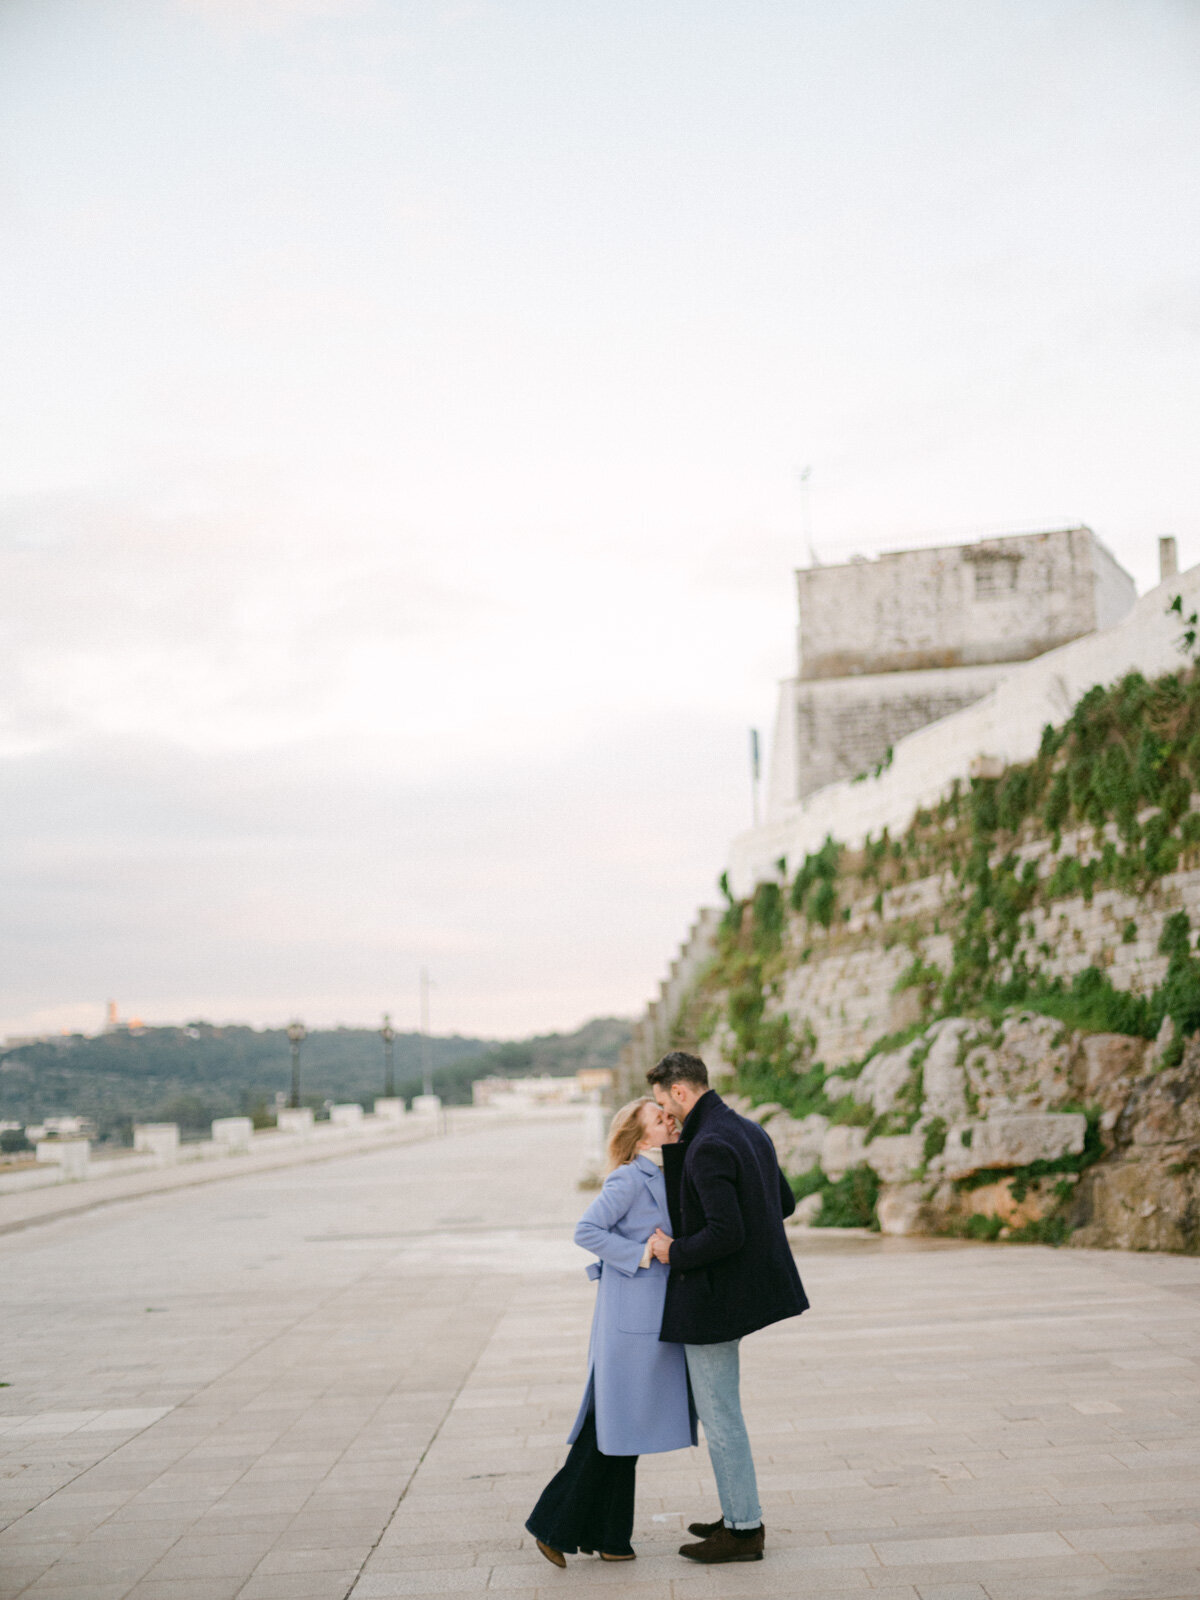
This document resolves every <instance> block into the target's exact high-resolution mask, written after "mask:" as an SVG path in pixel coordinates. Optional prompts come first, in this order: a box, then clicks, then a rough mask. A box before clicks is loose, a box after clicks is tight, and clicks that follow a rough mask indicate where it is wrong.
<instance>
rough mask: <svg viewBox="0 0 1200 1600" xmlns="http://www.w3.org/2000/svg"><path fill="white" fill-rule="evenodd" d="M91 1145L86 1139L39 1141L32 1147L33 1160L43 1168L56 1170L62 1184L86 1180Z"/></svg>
mask: <svg viewBox="0 0 1200 1600" xmlns="http://www.w3.org/2000/svg"><path fill="white" fill-rule="evenodd" d="M91 1148H92V1147H91V1143H90V1141H89V1140H87V1139H39V1140H38V1142H37V1144H36V1145H35V1146H34V1152H35V1158H36V1159H37V1160H38V1161H40V1162H41V1163H42V1164H43V1165H45V1166H55V1167H57V1168H58V1175H59V1177H60V1178H61V1179H62V1181H63V1182H64V1183H67V1182H69V1181H70V1180H71V1179H72V1178H86V1177H87V1170H88V1157H89V1153H90V1151H91Z"/></svg>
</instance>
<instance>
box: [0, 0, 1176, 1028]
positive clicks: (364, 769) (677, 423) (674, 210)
mask: <svg viewBox="0 0 1200 1600" xmlns="http://www.w3.org/2000/svg"><path fill="white" fill-rule="evenodd" d="M1198 180H1200V8H1198V7H1197V5H1196V4H1195V3H1194V0H1125V3H1117V0H1073V3H1066V0H673V3H664V0H602V3H601V0H588V3H584V0H495V3H489V0H447V3H444V4H440V3H435V0H427V3H424V4H422V3H401V0H374V3H372V0H3V4H0V205H2V210H3V236H2V237H0V297H2V304H3V326H2V330H0V441H2V442H0V805H2V808H3V834H2V837H0V872H2V874H3V932H2V935H0V1036H2V1035H4V1034H6V1033H10V1034H11V1033H23V1032H27V1031H40V1030H44V1029H52V1028H57V1027H60V1026H71V1027H83V1028H86V1029H92V1028H95V1027H97V1026H98V1025H99V1023H100V1021H101V1017H102V1008H103V1004H104V1001H105V1000H106V999H107V998H109V997H113V998H116V999H117V1000H118V1001H119V1003H120V1005H121V1009H122V1012H123V1013H125V1014H130V1013H133V1014H137V1015H140V1016H142V1017H144V1018H146V1019H147V1020H151V1021H175V1020H183V1019H185V1018H189V1017H195V1016H204V1017H209V1018H212V1019H214V1020H243V1021H251V1022H256V1023H267V1022H271V1023H277V1022H279V1021H281V1020H284V1019H286V1017H288V1016H290V1015H292V1014H293V1013H299V1014H301V1015H302V1016H304V1018H305V1019H306V1020H307V1021H308V1022H309V1023H310V1025H314V1024H325V1023H332V1022H336V1021H345V1022H353V1023H364V1022H366V1023H369V1022H374V1021H376V1020H377V1018H378V1014H379V1013H380V1011H382V1010H383V1009H384V1008H385V1007H386V1008H390V1009H391V1010H392V1012H393V1013H394V1015H395V1017H396V1019H397V1021H398V1023H399V1024H400V1025H401V1026H405V1027H407V1026H411V1025H412V1024H413V1023H414V1022H415V1019H416V1004H417V1000H416V996H417V974H418V970H419V968H420V966H421V965H422V964H426V965H428V967H429V969H430V971H431V973H432V976H433V979H434V982H435V984H436V987H435V989H434V991H433V1024H434V1027H435V1029H437V1030H438V1031H448V1030H451V1029H458V1030H461V1031H465V1032H483V1033H488V1034H496V1035H505V1034H517V1033H523V1032H531V1031H540V1030H546V1029H550V1028H557V1027H564V1028H565V1027H573V1026H574V1025H576V1024H577V1023H580V1022H582V1021H583V1020H585V1019H586V1018H587V1017H589V1016H591V1015H594V1014H597V1013H608V1012H616V1013H623V1014H633V1013H634V1012H635V1011H637V1010H638V1009H640V1007H641V1005H642V1004H643V1002H644V1001H645V999H646V998H647V997H648V996H649V994H650V993H651V992H652V990H653V988H654V986H655V984H656V983H657V980H658V978H659V977H660V975H661V974H662V972H663V970H664V969H665V967H666V964H667V962H668V961H669V959H670V957H671V955H672V953H673V950H674V947H675V946H676V944H677V943H678V941H679V940H680V939H681V938H682V936H683V935H684V933H685V931H686V928H687V925H688V923H689V921H690V920H691V917H692V915H693V913H694V911H695V909H696V907H697V905H698V904H699V903H701V902H702V901H707V900H711V899H712V898H713V894H714V881H715V878H716V876H717V874H718V873H719V871H720V869H721V866H722V864H723V860H724V855H725V849H726V846H727V843H728V840H729V838H730V836H731V835H732V834H733V833H734V832H735V831H737V830H738V829H740V828H741V827H743V826H745V825H746V823H747V822H748V820H749V812H750V793H749V783H748V777H747V770H746V768H747V760H746V743H747V738H746V729H747V728H748V726H750V725H751V724H757V725H759V726H761V727H763V728H764V730H765V729H766V728H768V727H769V726H770V721H771V717H772V714H773V705H774V685H775V682H776V680H777V679H778V678H779V677H781V676H783V675H784V674H786V673H787V672H788V671H789V670H791V666H792V661H793V648H794V645H793V639H794V613H795V602H794V592H793V583H792V577H791V573H792V569H793V568H794V567H796V566H797V565H800V564H801V563H802V562H804V561H805V560H806V559H807V557H806V550H805V541H804V538H803V537H802V533H801V525H802V510H801V500H800V492H799V490H798V487H797V481H796V479H797V472H798V469H800V468H803V467H810V468H811V478H810V480H809V481H810V491H809V499H810V505H809V510H810V516H811V530H812V544H813V546H814V548H815V551H816V555H817V556H818V558H820V559H821V560H824V561H839V560H846V559H848V558H849V557H850V556H851V555H852V554H854V553H859V552H861V553H864V554H871V553H873V552H877V551H880V550H884V549H889V548H895V547H897V546H904V545H906V544H910V543H927V542H932V541H938V540H954V539H958V538H960V537H969V536H972V535H976V534H978V533H980V532H997V531H1005V530H1012V531H1028V530H1030V529H1033V528H1038V527H1055V526H1064V525H1067V524H1074V523H1078V522H1086V523H1088V524H1089V525H1090V526H1092V527H1093V528H1094V529H1095V530H1096V531H1097V533H1098V534H1099V535H1100V537H1101V538H1102V539H1103V540H1105V542H1106V543H1107V544H1108V545H1109V547H1110V548H1111V549H1112V550H1113V551H1114V553H1115V554H1116V555H1117V556H1118V558H1119V559H1120V560H1122V561H1123V562H1124V563H1125V565H1126V566H1127V567H1128V568H1129V569H1130V570H1131V571H1132V572H1133V574H1134V575H1135V577H1136V578H1137V580H1138V584H1139V588H1143V589H1144V588H1145V587H1147V586H1148V585H1149V584H1150V583H1151V582H1153V581H1154V579H1155V572H1156V568H1155V557H1156V552H1155V541H1156V539H1157V536H1158V535H1159V534H1161V533H1167V532H1170V533H1175V534H1176V535H1177V536H1178V537H1179V540H1180V555H1181V559H1182V561H1183V563H1184V564H1186V565H1190V564H1192V563H1193V562H1194V561H1196V560H1197V559H1200V504H1198V501H1197V492H1196V466H1197V450H1196V441H1197V433H1198V424H1200V364H1198V361H1197V346H1198V334H1200V268H1198V262H1200V252H1198V245H1200V226H1198V223H1197V219H1198V218H1200V181H1198Z"/></svg>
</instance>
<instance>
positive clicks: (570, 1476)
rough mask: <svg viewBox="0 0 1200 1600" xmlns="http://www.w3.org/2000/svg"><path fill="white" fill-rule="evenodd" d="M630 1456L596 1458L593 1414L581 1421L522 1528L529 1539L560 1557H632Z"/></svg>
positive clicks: (634, 1460)
mask: <svg viewBox="0 0 1200 1600" xmlns="http://www.w3.org/2000/svg"><path fill="white" fill-rule="evenodd" d="M637 1459H638V1458H637V1457H636V1456H602V1455H601V1454H600V1451H599V1449H598V1447H597V1445H596V1413H595V1412H594V1411H589V1412H588V1414H587V1416H586V1417H585V1418H584V1423H583V1427H582V1428H581V1429H580V1430H579V1437H578V1438H577V1439H576V1440H575V1443H574V1444H573V1445H572V1446H571V1450H570V1454H569V1455H568V1456H567V1459H566V1461H565V1462H564V1463H563V1467H562V1470H561V1471H560V1472H556V1473H555V1474H554V1476H553V1477H552V1478H551V1479H550V1482H549V1483H548V1484H547V1485H546V1487H545V1488H544V1489H543V1490H542V1494H541V1499H540V1500H539V1501H538V1503H537V1505H536V1506H534V1508H533V1510H532V1511H531V1512H530V1513H529V1520H528V1521H527V1522H526V1524H525V1526H526V1527H527V1528H528V1529H529V1531H530V1533H531V1534H533V1536H534V1538H535V1539H540V1540H541V1541H542V1543H543V1544H548V1545H549V1546H550V1547H551V1549H553V1550H561V1551H562V1552H563V1553H564V1554H565V1555H575V1554H576V1552H577V1551H579V1550H596V1551H600V1552H602V1553H603V1554H605V1555H610V1556H627V1555H630V1554H632V1551H633V1545H632V1544H631V1543H630V1539H631V1537H632V1534H633V1494H634V1485H635V1480H636V1477H637Z"/></svg>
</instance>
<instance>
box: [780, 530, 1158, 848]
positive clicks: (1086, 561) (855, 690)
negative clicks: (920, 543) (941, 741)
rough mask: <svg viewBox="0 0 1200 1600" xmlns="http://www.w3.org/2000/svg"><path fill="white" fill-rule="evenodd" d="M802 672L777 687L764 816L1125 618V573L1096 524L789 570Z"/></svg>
mask: <svg viewBox="0 0 1200 1600" xmlns="http://www.w3.org/2000/svg"><path fill="white" fill-rule="evenodd" d="M796 584H797V591H798V599H799V610H800V618H799V631H798V637H797V670H796V676H795V677H794V678H789V679H787V680H785V682H784V683H783V684H782V685H781V686H780V696H779V709H778V714H777V718H776V726H775V736H774V740H773V748H772V762H771V772H770V786H769V790H768V798H767V821H768V822H769V821H771V820H772V819H773V818H775V817H778V816H780V815H781V814H783V813H784V812H786V811H787V809H788V808H789V807H791V806H794V805H795V804H796V802H797V801H799V800H802V799H803V798H804V797H805V796H806V795H809V794H812V793H813V792H814V791H815V790H817V789H823V788H824V787H825V786H826V785H827V784H830V783H836V782H838V781H839V780H840V779H847V778H855V777H858V776H860V775H864V774H867V773H870V772H872V771H874V770H875V769H877V768H879V767H881V766H883V765H886V763H887V761H888V752H889V750H890V749H891V748H892V746H894V745H895V744H896V742H897V741H898V740H900V739H902V738H904V737H905V735H906V734H910V733H914V732H915V731H916V730H917V729H918V728H922V727H924V726H925V725H926V724H927V723H930V722H935V721H937V720H938V719H939V718H941V717H945V716H949V715H950V714H951V713H953V712H955V711H960V710H962V708H963V707H964V706H969V705H971V704H973V703H974V702H975V701H976V700H980V699H982V698H983V696H984V695H985V694H987V693H988V692H989V691H990V690H991V689H993V688H995V686H996V685H997V684H998V683H999V682H1000V681H1001V680H1002V679H1003V678H1004V677H1006V676H1007V674H1008V672H1009V671H1010V670H1011V668H1012V665H1013V664H1014V663H1016V662H1020V661H1027V660H1029V659H1031V658H1032V657H1034V656H1039V655H1042V654H1044V653H1045V652H1046V651H1047V650H1053V649H1055V648H1056V647H1057V646H1059V645H1064V644H1069V643H1070V642H1071V640H1073V639H1078V638H1081V637H1082V636H1083V635H1084V634H1088V633H1092V632H1094V631H1095V630H1096V629H1099V628H1108V627H1111V626H1112V625H1113V624H1114V623H1116V622H1119V621H1120V620H1121V618H1122V617H1124V616H1125V615H1126V613H1127V612H1128V611H1129V610H1130V608H1131V607H1132V605H1133V603H1134V600H1135V599H1136V591H1135V588H1134V582H1133V579H1132V578H1131V577H1130V575H1129V573H1127V572H1126V571H1125V569H1124V568H1123V567H1121V566H1120V565H1119V564H1118V562H1117V561H1116V560H1115V559H1114V558H1113V556H1112V555H1110V554H1109V552H1108V551H1107V550H1106V549H1105V547H1104V546H1103V545H1102V544H1101V543H1100V541H1099V539H1097V538H1096V535H1095V534H1094V533H1093V532H1092V530H1091V529H1090V528H1086V527H1079V528H1063V529H1059V530H1057V531H1051V532H1047V533H1030V534H1015V535H1010V536H1006V537H1003V538H995V539H983V540H979V541H977V542H976V543H974V544H958V545H938V546H932V547H929V548H926V549H920V550H897V551H892V552H889V553H887V554H884V555H881V556H878V557H876V558H875V559H873V560H867V559H865V558H861V557H860V558H856V559H855V560H853V561H850V562H847V563H845V564H843V565H840V566H832V567H807V568H804V569H802V570H801V571H799V572H797V574H796Z"/></svg>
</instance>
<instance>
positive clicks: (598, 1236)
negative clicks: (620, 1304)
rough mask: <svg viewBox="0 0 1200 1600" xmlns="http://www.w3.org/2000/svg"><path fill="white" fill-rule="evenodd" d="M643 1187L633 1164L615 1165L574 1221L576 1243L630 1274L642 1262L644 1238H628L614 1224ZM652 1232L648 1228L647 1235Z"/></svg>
mask: <svg viewBox="0 0 1200 1600" xmlns="http://www.w3.org/2000/svg"><path fill="white" fill-rule="evenodd" d="M642 1188H643V1184H642V1179H641V1175H640V1174H639V1173H638V1171H637V1169H636V1168H635V1167H634V1166H632V1164H631V1165H629V1166H624V1167H618V1168H617V1169H616V1171H615V1172H610V1173H609V1175H608V1177H607V1178H605V1180H604V1187H603V1189H601V1191H600V1193H599V1194H598V1195H597V1196H596V1198H595V1199H594V1200H593V1201H592V1203H591V1205H590V1206H589V1207H588V1208H587V1210H586V1211H585V1212H584V1213H583V1215H582V1217H580V1219H579V1221H578V1222H577V1223H576V1225H575V1243H576V1244H577V1245H579V1246H580V1247H581V1248H582V1249H584V1250H590V1251H591V1253H592V1254H593V1255H594V1256H599V1257H600V1260H601V1261H603V1262H604V1264H605V1265H606V1266H609V1267H615V1268H616V1270H617V1271H618V1272H623V1273H624V1274H625V1276H626V1277H629V1278H632V1277H633V1275H634V1273H635V1272H636V1271H637V1270H638V1267H639V1266H640V1265H641V1260H642V1251H643V1250H644V1249H645V1247H646V1239H627V1238H626V1237H625V1235H624V1234H622V1233H618V1232H617V1231H616V1227H617V1224H618V1223H619V1222H620V1221H621V1219H622V1217H624V1216H625V1215H626V1213H627V1212H628V1210H629V1208H630V1206H631V1205H632V1204H633V1202H634V1199H635V1198H636V1196H637V1195H638V1193H639V1191H640V1190H641V1189H642ZM652 1232H653V1229H650V1230H649V1232H647V1234H646V1238H647V1239H648V1238H649V1237H650V1233H652Z"/></svg>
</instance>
